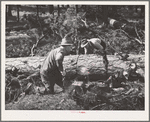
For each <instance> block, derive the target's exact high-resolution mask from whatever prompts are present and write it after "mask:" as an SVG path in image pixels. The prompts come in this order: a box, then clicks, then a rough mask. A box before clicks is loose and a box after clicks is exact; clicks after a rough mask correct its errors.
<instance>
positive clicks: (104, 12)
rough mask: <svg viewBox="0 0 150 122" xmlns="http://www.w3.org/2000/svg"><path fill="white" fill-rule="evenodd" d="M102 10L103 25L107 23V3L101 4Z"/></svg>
mask: <svg viewBox="0 0 150 122" xmlns="http://www.w3.org/2000/svg"><path fill="white" fill-rule="evenodd" d="M102 12H103V22H104V24H105V25H107V24H108V5H103V6H102Z"/></svg>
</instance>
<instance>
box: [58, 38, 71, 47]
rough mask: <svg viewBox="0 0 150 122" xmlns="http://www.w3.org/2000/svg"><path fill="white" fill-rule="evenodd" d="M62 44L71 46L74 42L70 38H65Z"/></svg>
mask: <svg viewBox="0 0 150 122" xmlns="http://www.w3.org/2000/svg"><path fill="white" fill-rule="evenodd" d="M60 45H62V46H63V45H64V46H65V45H70V46H71V45H73V44H72V43H71V41H70V40H67V39H66V38H63V39H62V42H61V44H60Z"/></svg>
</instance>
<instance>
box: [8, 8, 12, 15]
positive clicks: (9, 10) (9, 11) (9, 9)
mask: <svg viewBox="0 0 150 122" xmlns="http://www.w3.org/2000/svg"><path fill="white" fill-rule="evenodd" d="M11 9H12V5H8V16H9V17H10V16H12V13H11Z"/></svg>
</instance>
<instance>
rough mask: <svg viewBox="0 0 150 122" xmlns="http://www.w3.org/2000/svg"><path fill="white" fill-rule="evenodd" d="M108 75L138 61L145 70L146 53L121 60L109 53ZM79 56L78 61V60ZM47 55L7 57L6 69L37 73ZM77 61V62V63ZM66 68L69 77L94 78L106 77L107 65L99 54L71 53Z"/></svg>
mask: <svg viewBox="0 0 150 122" xmlns="http://www.w3.org/2000/svg"><path fill="white" fill-rule="evenodd" d="M107 57H108V61H109V65H108V75H112V74H113V73H114V71H116V70H119V69H124V70H126V69H128V68H129V64H130V63H131V62H133V61H134V62H136V63H137V65H138V67H141V68H142V69H143V70H144V67H145V56H144V55H131V54H130V55H129V58H128V60H127V61H123V60H120V59H119V58H118V57H117V56H114V55H108V56H107ZM77 58H78V61H77ZM44 59H45V57H21V58H6V61H5V70H10V69H11V68H12V67H13V66H15V67H16V68H17V69H20V70H21V71H22V72H29V73H31V74H32V73H35V72H37V71H39V69H40V65H41V64H42V62H43V60H44ZM76 61H77V63H76ZM63 64H64V68H65V69H66V73H67V75H66V76H67V77H68V78H70V79H72V78H75V77H76V76H77V75H82V76H87V75H89V76H92V77H91V78H92V80H98V79H104V77H105V73H104V72H105V66H104V64H103V58H102V56H99V55H94V54H90V55H80V56H79V57H78V55H70V56H65V58H64V62H63Z"/></svg>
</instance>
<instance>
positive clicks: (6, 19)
mask: <svg viewBox="0 0 150 122" xmlns="http://www.w3.org/2000/svg"><path fill="white" fill-rule="evenodd" d="M7 22H8V5H6V23H7Z"/></svg>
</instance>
